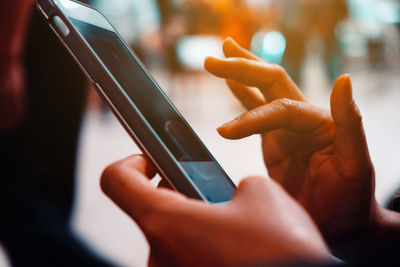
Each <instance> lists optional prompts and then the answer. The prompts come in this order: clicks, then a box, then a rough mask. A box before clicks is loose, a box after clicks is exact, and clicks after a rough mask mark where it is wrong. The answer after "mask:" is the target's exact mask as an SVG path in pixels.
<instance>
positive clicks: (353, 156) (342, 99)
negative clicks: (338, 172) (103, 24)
mask: <svg viewBox="0 0 400 267" xmlns="http://www.w3.org/2000/svg"><path fill="white" fill-rule="evenodd" d="M331 110H332V117H333V120H334V123H335V143H334V144H335V154H336V155H337V156H338V157H337V159H338V160H340V161H344V163H346V164H340V165H341V166H348V167H349V168H350V169H349V170H348V171H352V170H351V169H353V168H352V166H360V164H367V166H372V164H370V162H371V159H370V156H369V152H368V145H367V141H366V137H365V133H364V128H363V123H362V117H361V114H360V111H359V109H358V107H357V105H356V103H355V102H354V99H353V89H352V85H351V80H350V75H348V74H345V75H342V76H341V77H339V78H338V79H337V80H336V82H335V84H334V87H333V91H332V96H331ZM352 163H355V164H352ZM361 166H363V165H361ZM367 171H372V170H367Z"/></svg>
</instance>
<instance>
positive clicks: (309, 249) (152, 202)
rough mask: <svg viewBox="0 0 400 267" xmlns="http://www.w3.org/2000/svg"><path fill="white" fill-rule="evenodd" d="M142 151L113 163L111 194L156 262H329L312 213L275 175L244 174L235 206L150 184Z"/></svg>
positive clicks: (107, 180) (105, 180)
mask: <svg viewBox="0 0 400 267" xmlns="http://www.w3.org/2000/svg"><path fill="white" fill-rule="evenodd" d="M154 174H155V173H154V170H153V169H152V167H151V166H150V165H149V163H148V162H147V161H146V160H145V158H144V157H142V156H132V157H130V158H127V159H125V160H122V161H120V162H117V163H114V164H112V165H110V166H109V167H108V168H107V169H106V170H105V171H104V173H103V175H102V180H101V185H102V188H103V190H104V192H105V193H106V194H107V195H108V196H109V197H110V198H111V199H112V200H113V201H114V202H115V203H116V204H117V205H118V206H119V207H121V209H122V210H124V211H125V212H126V213H127V214H128V215H129V216H131V217H132V218H133V219H134V220H135V221H136V222H137V223H138V225H139V227H140V228H141V229H142V231H143V232H144V234H145V235H146V237H147V240H148V241H149V243H150V248H151V253H150V266H157V265H161V266H242V265H243V266H245V265H250V264H255V265H256V264H266V263H292V262H296V263H299V261H300V262H302V261H305V262H308V261H311V262H318V261H329V260H330V255H329V251H328V249H327V248H326V246H325V244H324V241H323V239H322V237H321V235H320V233H319V231H318V229H317V227H316V226H315V225H314V223H313V221H312V220H311V218H310V217H309V215H308V214H307V212H306V211H305V210H304V209H303V208H302V207H301V206H300V205H298V204H297V203H296V201H295V200H294V199H292V198H291V197H290V196H289V195H288V194H287V193H286V192H285V191H284V190H283V189H282V188H281V187H280V186H279V185H278V184H276V183H275V182H274V181H272V180H270V179H265V178H259V177H253V178H248V179H245V180H244V181H243V182H242V183H241V184H240V185H239V187H238V189H237V191H236V193H235V195H234V197H233V199H232V201H231V202H230V203H229V204H223V205H211V204H207V203H205V202H202V201H198V200H193V199H188V198H186V197H184V196H183V195H181V194H179V193H176V192H173V191H171V190H168V189H163V188H159V189H156V188H154V187H153V185H152V184H151V183H150V182H149V179H151V178H152V177H153V176H154Z"/></svg>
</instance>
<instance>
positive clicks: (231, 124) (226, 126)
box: [218, 119, 238, 129]
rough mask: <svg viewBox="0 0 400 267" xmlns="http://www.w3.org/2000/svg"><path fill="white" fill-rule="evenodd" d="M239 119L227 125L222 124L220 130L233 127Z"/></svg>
mask: <svg viewBox="0 0 400 267" xmlns="http://www.w3.org/2000/svg"><path fill="white" fill-rule="evenodd" d="M237 120H238V119H234V120H232V121H229V122H227V123H224V124H222V125H221V126H220V127H218V129H222V128H228V127H232V126H233V125H235V124H236V122H237Z"/></svg>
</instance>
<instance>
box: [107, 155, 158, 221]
mask: <svg viewBox="0 0 400 267" xmlns="http://www.w3.org/2000/svg"><path fill="white" fill-rule="evenodd" d="M154 175H155V171H154V170H153V168H152V166H151V164H150V163H149V162H148V161H147V160H146V159H145V158H144V157H143V156H139V155H136V156H132V157H129V158H127V159H125V160H121V161H119V162H116V163H114V164H111V165H110V166H109V167H107V168H106V169H105V170H104V172H103V174H102V177H101V188H102V189H103V191H104V193H105V194H106V195H107V196H109V197H110V198H111V199H112V200H113V201H114V202H115V203H116V204H117V205H118V206H119V207H120V208H121V209H122V210H124V211H125V212H126V213H128V214H129V215H130V216H131V217H132V218H133V219H134V220H135V221H137V222H138V223H139V224H140V222H141V220H142V219H143V218H144V217H145V216H146V215H147V214H148V212H151V211H152V210H154V208H155V207H157V204H158V203H159V202H160V201H161V197H162V194H161V193H160V192H158V191H157V189H155V188H154V186H153V185H152V184H151V183H149V178H151V177H153V176H154Z"/></svg>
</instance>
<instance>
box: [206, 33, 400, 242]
mask: <svg viewBox="0 0 400 267" xmlns="http://www.w3.org/2000/svg"><path fill="white" fill-rule="evenodd" d="M223 50H224V53H225V56H226V57H227V58H225V59H217V58H207V59H206V61H205V68H206V70H208V71H209V72H210V73H212V74H214V75H215V76H217V77H221V78H224V79H227V83H228V86H229V87H230V89H231V90H232V92H233V93H234V94H235V96H236V97H237V98H238V99H239V100H240V101H241V102H242V103H243V105H244V107H245V108H247V110H248V112H245V113H244V114H242V115H240V116H239V117H237V118H236V119H234V120H233V121H231V122H228V123H226V124H224V125H223V126H221V127H220V128H219V129H218V132H219V133H220V134H221V136H223V137H225V138H228V139H241V138H244V137H247V136H250V135H253V134H261V137H262V150H263V154H264V160H265V165H266V167H267V169H268V171H269V174H270V176H271V178H272V179H274V180H275V181H277V182H278V183H279V184H281V185H282V186H283V187H284V188H285V189H286V190H287V191H288V192H289V193H290V194H291V195H292V196H293V197H294V198H295V199H296V200H298V201H299V202H300V203H301V204H302V205H303V207H305V208H306V210H307V211H308V212H309V213H310V214H311V216H312V218H313V219H314V220H315V221H316V223H317V225H318V226H319V228H320V230H321V231H322V233H323V235H324V237H325V239H326V240H327V241H328V242H329V243H330V244H340V243H341V242H345V241H346V242H347V241H348V240H354V239H358V240H366V239H369V241H370V243H373V240H375V237H376V236H381V235H380V234H378V232H381V230H382V229H384V228H386V227H388V226H389V225H391V226H390V227H391V228H392V229H394V228H396V229H397V230H396V232H398V228H399V227H398V225H400V220H399V217H398V216H397V215H394V214H392V213H390V212H388V211H387V210H384V209H382V208H380V207H379V206H378V204H377V202H376V200H375V197H374V190H375V189H374V185H375V177H374V168H373V165H372V163H371V159H370V156H369V152H368V146H367V143H366V138H365V133H364V129H363V125H362V118H361V115H360V112H359V110H358V107H357V105H356V104H355V102H354V99H353V94H352V85H351V81H350V76H349V75H343V76H341V77H339V78H338V79H337V80H336V82H335V84H334V87H333V91H332V96H331V111H330V112H329V111H328V110H324V109H321V108H319V107H316V106H313V105H311V104H309V103H308V102H307V100H306V99H305V97H304V96H303V94H302V93H301V91H300V90H299V89H298V88H297V86H296V85H295V84H294V82H293V81H292V80H291V79H290V77H289V76H288V75H287V74H286V72H285V70H284V69H282V68H281V67H280V66H276V65H273V64H268V63H266V62H263V61H262V60H260V59H258V58H257V57H256V56H254V55H253V54H251V53H250V52H248V51H246V50H244V49H243V48H241V47H239V46H238V45H237V44H236V43H235V42H234V41H233V40H232V39H229V38H228V39H227V40H225V42H224V45H223ZM389 213H390V215H389ZM389 217H390V218H391V219H388V218H389ZM396 224H397V226H394V225H396ZM379 229H380V230H379ZM372 233H374V234H372ZM371 236H375V237H374V238H371ZM378 244H379V243H378ZM380 244H382V243H381V242H380Z"/></svg>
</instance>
